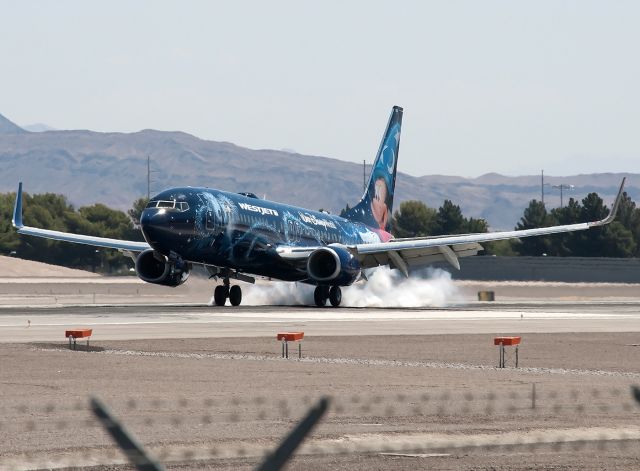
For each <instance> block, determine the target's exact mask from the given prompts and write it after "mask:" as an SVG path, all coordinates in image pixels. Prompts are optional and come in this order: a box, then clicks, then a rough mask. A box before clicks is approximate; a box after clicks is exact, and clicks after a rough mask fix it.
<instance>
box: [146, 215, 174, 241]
mask: <svg viewBox="0 0 640 471" xmlns="http://www.w3.org/2000/svg"><path fill="white" fill-rule="evenodd" d="M168 220H169V215H168V214H167V210H166V209H165V208H147V209H145V210H144V211H142V214H141V215H140V228H141V229H142V233H143V234H144V237H145V239H147V242H149V243H151V242H152V241H154V242H155V241H157V239H158V232H160V231H162V230H163V229H164V230H166V228H167V222H168Z"/></svg>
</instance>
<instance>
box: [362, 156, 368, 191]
mask: <svg viewBox="0 0 640 471" xmlns="http://www.w3.org/2000/svg"><path fill="white" fill-rule="evenodd" d="M362 190H363V191H367V161H366V160H363V161H362Z"/></svg>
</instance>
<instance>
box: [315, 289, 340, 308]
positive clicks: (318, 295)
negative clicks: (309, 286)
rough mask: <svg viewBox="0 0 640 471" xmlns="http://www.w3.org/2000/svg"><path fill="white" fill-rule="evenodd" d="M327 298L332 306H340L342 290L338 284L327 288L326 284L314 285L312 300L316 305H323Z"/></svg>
mask: <svg viewBox="0 0 640 471" xmlns="http://www.w3.org/2000/svg"><path fill="white" fill-rule="evenodd" d="M327 299H328V300H329V302H330V303H331V305H332V306H333V307H338V306H340V303H341V302H342V290H341V289H340V287H339V286H332V287H331V288H329V287H328V286H322V285H321V286H316V289H315V290H314V292H313V300H314V301H315V303H316V306H318V307H325V305H326V304H327Z"/></svg>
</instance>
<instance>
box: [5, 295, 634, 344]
mask: <svg viewBox="0 0 640 471" xmlns="http://www.w3.org/2000/svg"><path fill="white" fill-rule="evenodd" d="M74 327H78V328H79V327H88V328H93V329H94V337H93V338H94V339H95V340H102V339H104V340H131V339H159V338H216V337H261V336H273V335H275V333H276V332H278V331H287V330H296V331H298V330H301V331H304V332H305V333H306V334H307V335H322V336H353V335H405V334H413V335H426V334H470V333H496V334H508V333H533V332H546V333H558V332H640V302H639V301H628V302H627V301H625V302H620V301H615V302H549V303H545V302H527V303H475V304H469V305H465V306H456V307H449V308H420V309H411V308H410V309H407V308H402V309H401V308H394V309H374V308H338V309H332V308H325V309H317V308H311V307H303V306H297V307H289V306H286V307H285V306H259V307H254V306H250V307H238V308H233V307H228V306H227V307H224V308H218V307H210V306H201V305H136V306H95V305H88V306H69V307H55V308H39V307H3V308H0V342H32V341H45V340H60V339H63V338H64V330H65V329H67V328H74Z"/></svg>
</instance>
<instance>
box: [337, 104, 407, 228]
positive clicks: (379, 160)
mask: <svg viewBox="0 0 640 471" xmlns="http://www.w3.org/2000/svg"><path fill="white" fill-rule="evenodd" d="M401 127H402V108H400V107H399V106H394V107H393V110H392V111H391V116H390V117H389V123H388V124H387V128H386V130H385V132H384V135H383V136H382V142H381V143H380V148H379V149H378V154H377V155H376V160H375V162H374V163H373V168H372V169H371V177H370V178H369V183H368V184H367V189H366V191H365V193H364V195H363V196H362V199H361V200H360V201H359V202H358V204H357V205H355V206H354V207H353V208H351V209H350V210H349V211H347V213H346V214H345V217H346V218H347V219H349V220H351V221H356V222H361V223H363V224H366V225H367V226H369V227H371V228H372V229H373V230H375V231H376V232H378V234H379V235H380V236H381V238H382V239H383V240H389V239H390V238H391V234H390V232H391V216H392V214H393V193H394V191H395V186H396V167H397V165H398V152H399V150H400V128H401Z"/></svg>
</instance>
